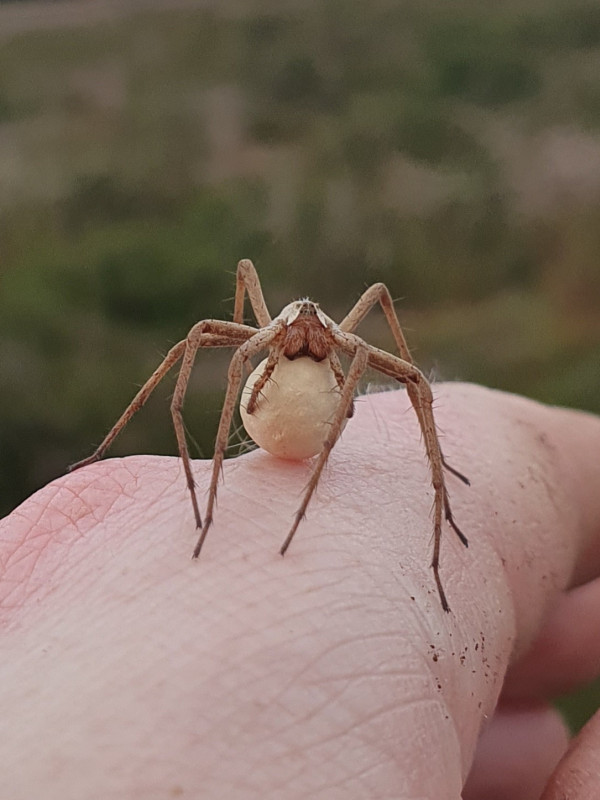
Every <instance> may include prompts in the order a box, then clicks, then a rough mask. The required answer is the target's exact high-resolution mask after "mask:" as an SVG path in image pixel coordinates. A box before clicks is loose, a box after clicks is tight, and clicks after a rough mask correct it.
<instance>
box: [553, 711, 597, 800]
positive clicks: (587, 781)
mask: <svg viewBox="0 0 600 800" xmlns="http://www.w3.org/2000/svg"><path fill="white" fill-rule="evenodd" d="M599 786H600V713H599V714H596V715H595V716H594V717H593V718H592V719H591V720H590V721H589V722H588V724H587V725H586V726H585V727H584V728H582V730H581V731H580V732H579V734H578V736H577V737H576V738H575V739H574V740H573V742H572V743H571V747H570V748H569V752H568V753H567V754H566V756H565V757H564V758H563V759H562V761H561V762H560V764H559V765H558V767H557V769H556V771H555V772H554V774H553V775H552V777H551V778H550V780H549V782H548V786H547V788H546V791H545V792H544V794H543V795H542V797H541V800H565V798H568V800H596V798H597V797H598V787H599Z"/></svg>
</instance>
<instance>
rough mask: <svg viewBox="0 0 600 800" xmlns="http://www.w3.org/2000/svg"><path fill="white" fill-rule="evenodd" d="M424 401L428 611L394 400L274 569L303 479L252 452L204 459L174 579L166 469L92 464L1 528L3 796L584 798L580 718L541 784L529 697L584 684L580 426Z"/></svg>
mask: <svg viewBox="0 0 600 800" xmlns="http://www.w3.org/2000/svg"><path fill="white" fill-rule="evenodd" d="M434 390H435V392H434V393H435V396H436V408H435V414H436V420H437V424H438V426H439V429H440V432H441V435H442V446H443V448H444V452H445V455H446V457H447V458H448V461H449V462H450V463H451V464H452V465H453V466H455V467H456V468H457V469H460V470H461V471H464V472H465V473H466V474H467V475H468V476H469V478H470V479H471V484H472V485H471V486H470V487H467V486H464V485H463V484H461V483H460V482H459V481H458V480H456V479H454V478H453V477H452V476H451V475H447V482H448V488H449V492H450V497H451V503H452V509H453V511H454V515H455V518H456V520H457V522H458V523H459V525H460V526H461V528H462V530H463V531H464V532H465V534H466V535H467V536H468V538H469V548H468V549H465V548H464V547H463V546H462V544H461V543H460V542H459V541H458V539H457V537H456V535H455V534H454V533H453V532H452V530H450V529H449V528H448V527H447V526H445V528H444V537H443V541H442V556H441V559H442V560H441V576H442V580H443V581H444V585H445V589H446V592H447V594H448V600H449V602H450V605H451V608H452V611H451V613H449V614H445V613H444V612H443V611H442V609H441V607H440V603H439V599H438V595H437V592H436V588H435V584H434V582H433V576H432V573H431V569H430V568H429V562H430V559H431V548H432V523H431V517H430V511H431V503H432V489H431V485H430V479H429V473H428V467H427V463H426V460H425V458H424V451H423V448H422V444H421V442H420V437H419V430H418V425H417V421H416V418H415V415H414V413H413V412H412V410H411V409H410V404H409V402H408V399H407V397H406V394H405V393H404V392H402V391H400V392H387V393H382V394H379V395H371V396H369V397H365V398H359V399H358V401H357V402H356V410H355V416H354V417H353V419H351V420H350V421H349V422H348V425H347V427H346V430H345V431H344V433H343V435H342V437H341V439H340V441H339V442H338V444H337V445H336V447H335V448H334V450H333V452H332V455H331V458H330V462H329V464H328V467H327V468H326V471H325V473H324V475H323V478H322V480H321V483H320V485H319V488H318V490H317V492H316V494H315V497H314V498H313V501H312V503H311V505H310V506H309V510H308V515H307V518H306V520H305V521H304V522H303V523H302V525H301V526H300V529H299V531H298V534H297V536H296V538H295V539H294V541H293V543H292V546H291V547H290V550H289V552H288V554H287V555H286V557H285V558H281V557H280V556H279V555H278V552H277V551H278V548H279V546H280V545H281V542H282V540H283V538H284V537H285V535H286V533H287V529H288V527H289V525H290V524H291V521H292V518H293V513H294V511H295V509H296V507H297V506H298V504H299V502H300V496H301V492H302V488H303V487H304V486H305V484H306V481H307V479H308V475H309V470H310V462H303V463H297V462H284V461H280V460H277V459H274V458H273V457H271V456H269V455H268V454H266V453H264V452H262V451H255V452H253V453H250V454H248V455H246V456H243V457H241V458H239V459H236V460H234V461H229V462H226V464H225V469H224V476H225V481H224V483H223V484H222V485H221V486H220V490H219V506H218V509H217V514H216V518H215V524H214V526H213V528H212V529H211V531H210V533H209V535H208V538H207V540H206V544H205V549H204V550H203V552H202V555H201V557H200V559H199V560H198V561H197V562H192V560H191V559H190V554H191V550H192V547H193V545H194V543H195V540H196V530H195V528H194V524H193V518H192V509H191V504H190V501H189V497H188V494H187V492H186V488H185V481H184V477H183V470H182V468H181V465H180V462H179V460H178V459H175V458H159V457H152V456H137V457H130V458H126V459H113V460H106V461H104V462H99V463H98V464H94V465H92V466H90V467H86V468H84V469H82V470H79V471H77V472H74V473H72V474H70V475H67V476H65V477H63V478H60V479H59V480H57V481H55V482H53V483H52V484H50V485H49V486H47V487H45V488H44V489H42V490H41V491H39V492H38V493H37V494H35V495H34V496H32V497H31V498H29V500H27V501H26V502H25V503H23V504H22V505H21V506H20V507H19V508H17V509H16V510H15V511H14V512H13V513H12V514H11V515H9V516H8V517H6V518H5V519H4V520H1V521H0V547H1V558H0V564H1V565H2V570H3V573H2V580H1V581H0V614H1V617H2V623H3V626H4V636H3V658H2V660H1V664H0V687H1V688H0V691H1V692H2V697H1V699H0V707H1V708H2V715H1V716H0V720H1V721H0V768H1V774H2V784H3V787H4V789H3V793H4V794H5V796H7V797H10V798H11V800H25V799H27V800H29V799H30V798H31V797H44V798H46V800H65V799H66V798H78V799H79V798H96V797H98V798H100V797H101V798H103V800H113V798H114V800H116V798H128V799H129V798H132V799H137V798H140V799H141V798H144V800H154V799H155V798H156V800H158V798H161V799H162V798H169V797H193V798H208V799H209V800H212V798H215V800H217V799H218V800H254V798H265V797H274V798H275V797H277V798H284V799H285V800H299V799H300V798H302V799H303V800H304V799H308V798H314V799H316V800H338V798H340V800H341V798H344V800H354V799H355V798H356V799H357V800H358V799H359V798H360V799H362V798H364V799H365V800H392V798H393V800H398V799H399V798H402V799H403V798H407V799H408V798H411V799H412V800H414V799H415V798H421V799H422V800H426V799H427V800H433V799H434V798H435V800H457V798H459V797H461V791H462V788H463V782H464V780H465V779H466V777H467V775H468V774H469V772H470V773H471V774H470V778H469V781H468V784H467V787H466V788H465V790H464V795H463V797H464V798H465V800H475V799H476V798H481V799H482V800H483V798H485V800H508V798H510V800H535V799H536V798H539V796H540V794H541V792H542V791H543V790H544V787H545V794H544V800H559V798H560V799H561V800H563V798H565V797H568V798H569V800H580V799H583V798H586V800H587V798H592V797H597V796H598V792H599V787H600V765H599V763H598V756H597V753H598V751H599V750H600V724H599V723H598V721H597V720H596V721H594V722H592V723H590V725H589V726H588V727H587V728H586V729H584V731H583V732H582V734H581V735H580V737H579V738H578V739H576V740H575V741H574V743H573V745H572V749H571V751H570V752H569V754H568V755H567V756H566V758H565V759H564V760H563V761H561V762H560V763H559V759H560V758H561V756H562V755H563V753H564V751H565V749H566V747H567V736H566V732H565V730H564V726H563V725H562V723H561V722H560V720H559V719H558V717H557V716H556V715H555V713H554V712H553V711H552V710H550V709H549V707H548V705H547V702H548V699H549V697H550V696H551V695H552V694H553V693H555V692H556V691H558V690H560V689H561V688H562V687H565V686H569V687H570V686H572V685H573V684H575V683H577V682H579V681H580V680H587V679H590V678H591V677H592V676H593V675H594V674H597V673H598V671H599V670H600V659H599V655H600V653H599V649H600V648H599V645H598V643H597V638H598V637H597V635H594V632H595V631H597V630H598V625H599V623H600V602H598V600H599V597H600V588H599V587H600V581H598V579H597V576H598V574H599V572H600V492H599V491H598V487H599V486H600V459H598V456H597V454H598V452H599V451H600V420H599V419H598V418H596V417H593V416H591V415H586V414H582V413H578V412H573V411H566V410H561V409H552V408H548V407H544V406H541V405H539V404H536V403H534V402H531V401H528V400H525V399H523V398H520V397H516V396H511V395H507V394H502V393H500V392H495V391H491V390H486V389H483V388H480V387H476V386H470V385H464V384H446V385H443V384H442V385H437V386H435V387H434ZM194 468H195V474H196V477H197V481H198V487H199V496H200V497H202V496H203V493H204V492H205V490H206V487H207V485H208V478H209V469H210V462H196V463H195V464H194ZM569 587H579V588H573V589H572V590H571V591H569ZM507 670H508V674H507ZM501 691H502V692H503V694H502V698H503V699H502V701H501V703H500V705H499V706H497V703H498V699H499V696H500V693H501ZM495 710H496V713H494V712H495ZM482 726H483V727H484V729H485V732H484V734H483V736H481V738H480V732H481V729H482ZM478 741H479V744H478ZM474 758H475V763H474V765H473V767H472V762H473V759H474ZM557 765H558V766H557ZM471 767H472V769H471ZM554 770H555V771H554Z"/></svg>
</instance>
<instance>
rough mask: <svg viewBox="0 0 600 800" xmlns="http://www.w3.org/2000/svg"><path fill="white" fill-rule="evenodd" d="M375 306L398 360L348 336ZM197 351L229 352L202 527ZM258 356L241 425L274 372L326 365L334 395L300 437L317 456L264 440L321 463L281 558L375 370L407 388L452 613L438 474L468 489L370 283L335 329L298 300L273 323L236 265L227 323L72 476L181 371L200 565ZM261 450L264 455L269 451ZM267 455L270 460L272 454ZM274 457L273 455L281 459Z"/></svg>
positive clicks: (250, 279)
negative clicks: (195, 422) (251, 365)
mask: <svg viewBox="0 0 600 800" xmlns="http://www.w3.org/2000/svg"><path fill="white" fill-rule="evenodd" d="M246 294H247V295H248V298H249V300H250V304H251V306H252V310H253V312H254V316H255V317H256V320H257V322H258V325H259V327H257V328H255V327H252V326H250V325H245V324H244V322H243V316H244V300H245V297H246ZM377 303H379V304H380V305H381V308H382V310H383V312H384V314H385V316H386V319H387V321H388V324H389V326H390V329H391V331H392V334H393V336H394V340H395V343H396V347H397V348H398V352H399V354H400V355H399V356H395V355H392V354H391V353H387V352H385V351H384V350H380V349H379V348H377V347H374V346H373V345H370V344H368V343H367V342H365V341H364V340H363V339H361V338H360V337H358V336H357V335H356V334H355V333H353V331H354V330H355V328H356V327H357V326H358V324H359V323H360V322H361V320H362V319H363V318H364V317H365V316H366V314H367V313H368V312H369V311H370V310H371V308H373V306H374V305H376V304H377ZM202 347H233V348H235V350H234V353H233V356H232V358H231V363H230V365H229V372H228V381H227V392H226V395H225V401H224V403H223V411H222V412H221V420H220V422H219V429H218V431H217V438H216V442H215V452H214V457H213V468H212V476H211V482H210V487H209V492H208V502H207V508H206V513H205V515H204V521H203V520H202V517H201V515H200V510H199V507H198V499H197V496H196V489H195V485H194V478H193V474H192V467H191V461H190V456H189V452H188V447H187V442H186V437H185V429H184V423H183V417H182V408H183V400H184V396H185V392H186V389H187V385H188V381H189V378H190V374H191V371H192V367H193V364H194V359H195V357H196V353H197V351H198V350H199V349H200V348H202ZM260 353H267V354H268V356H267V358H266V359H265V361H264V362H263V363H262V364H261V366H260V367H259V369H258V370H257V371H255V374H254V377H253V378H252V376H251V378H252V383H251V384H249V386H248V387H247V388H246V390H245V391H244V400H243V402H242V412H243V415H244V414H245V415H246V418H252V417H253V415H256V414H257V413H258V410H259V399H260V397H261V393H262V391H263V389H265V387H266V386H267V384H269V381H270V380H271V378H272V377H273V374H274V372H275V370H278V369H279V370H281V369H283V367H284V365H286V364H290V365H291V364H293V363H294V362H296V363H304V364H305V365H306V363H307V361H309V362H312V363H314V364H319V365H320V364H323V365H324V366H325V368H326V376H329V377H328V380H329V382H330V386H331V387H332V388H333V389H335V391H334V392H332V391H330V390H327V391H322V390H321V391H319V397H320V399H321V400H322V399H323V398H324V397H325V398H326V400H327V403H328V404H329V405H328V409H329V410H328V411H327V412H326V414H327V415H329V416H328V418H327V419H321V420H320V425H321V428H317V429H316V432H315V429H314V428H312V427H311V428H310V430H309V428H308V427H307V429H306V431H307V435H308V434H309V433H310V435H311V436H312V438H315V436H316V439H315V441H316V447H314V448H313V447H312V446H309V447H306V442H302V441H296V442H293V443H291V444H290V443H289V442H287V443H286V442H285V437H286V431H285V427H282V428H281V430H278V431H277V435H276V436H273V437H271V439H270V440H269V439H267V440H266V441H271V442H276V441H277V442H279V444H282V445H283V450H282V452H283V453H286V452H287V454H288V455H287V457H290V458H293V457H300V458H304V457H308V456H309V455H317V454H318V455H317V458H316V461H315V466H314V469H313V473H312V476H311V479H310V481H309V484H308V487H307V488H306V491H305V494H304V498H303V500H302V503H301V505H300V508H299V509H298V511H297V512H296V516H295V519H294V522H293V524H292V527H291V529H290V531H289V533H288V535H287V537H286V539H285V541H284V543H283V545H282V547H281V554H282V555H283V554H284V553H285V552H286V550H287V548H288V547H289V544H290V542H291V541H292V538H293V536H294V534H295V533H296V530H297V528H298V525H299V524H300V521H301V520H302V518H303V516H304V514H305V512H306V509H307V507H308V504H309V502H310V499H311V497H312V494H313V492H314V490H315V488H316V486H317V483H318V482H319V478H320V476H321V473H322V471H323V468H324V466H325V463H326V461H327V458H328V456H329V453H330V452H331V449H332V448H333V446H334V445H335V443H336V441H337V440H338V437H339V435H340V433H341V431H342V429H343V426H344V424H345V422H346V420H347V419H348V417H350V416H352V409H353V399H354V392H355V389H356V387H357V385H358V382H359V380H360V378H361V376H362V375H363V373H364V372H365V370H366V368H367V367H371V368H372V369H375V370H377V371H379V372H381V373H382V374H384V375H387V376H389V377H392V378H395V379H396V380H397V381H400V382H401V383H403V384H405V385H406V389H407V392H408V396H409V398H410V400H411V403H412V405H413V407H414V409H415V413H416V415H417V419H418V421H419V425H420V427H421V432H422V434H423V441H424V444H425V449H426V452H427V456H428V458H429V464H430V467H431V477H432V484H433V488H434V492H435V499H434V507H433V514H434V547H433V558H432V562H431V566H432V569H433V574H434V578H435V582H436V586H437V589H438V592H439V595H440V600H441V603H442V607H443V608H444V610H445V611H449V606H448V601H447V599H446V595H445V592H444V589H443V587H442V582H441V579H440V575H439V556H440V542H441V535H442V518H443V517H445V519H446V520H447V521H448V523H449V524H450V526H451V527H452V528H453V529H454V531H455V532H456V534H457V536H458V537H459V538H460V540H461V542H462V543H463V544H464V545H465V546H466V545H467V539H466V537H465V536H464V534H463V533H462V532H461V531H460V529H459V528H458V526H457V525H456V523H455V522H454V519H453V516H452V511H451V509H450V501H449V499H448V492H447V490H446V484H445V479H444V468H446V469H447V470H449V471H450V472H452V473H453V474H454V475H456V476H457V477H458V478H460V479H461V480H462V481H464V482H465V483H468V480H467V479H466V478H465V477H464V476H463V475H461V474H460V473H459V472H457V471H456V470H455V469H453V468H452V467H450V466H449V465H448V464H447V463H446V461H445V459H444V456H443V454H442V450H441V447H440V443H439V440H438V435H437V430H436V427H435V421H434V418H433V411H432V402H433V397H432V394H431V388H430V386H429V383H428V382H427V380H426V379H425V377H424V376H423V374H422V373H421V372H420V371H419V370H418V369H417V368H416V367H415V365H414V364H413V361H412V358H411V355H410V352H409V349H408V346H407V344H406V340H405V338H404V334H403V333H402V329H401V328H400V323H399V322H398V317H397V316H396V312H395V311H394V305H393V301H392V298H391V295H390V293H389V291H388V290H387V288H386V287H385V286H384V284H382V283H376V284H374V285H373V286H371V287H370V288H369V289H367V291H366V292H365V293H364V294H363V295H362V297H361V298H360V299H359V301H358V302H357V303H356V305H355V306H354V308H353V309H352V310H351V311H350V312H349V314H347V316H346V317H345V318H344V319H343V320H342V321H341V322H340V323H339V324H337V323H335V322H334V321H333V320H332V319H330V318H329V317H328V316H327V315H326V314H324V313H323V311H321V309H320V308H319V306H318V304H317V303H313V302H312V301H311V300H297V301H295V302H293V303H290V304H289V305H287V306H286V307H285V308H284V309H283V310H282V311H281V313H280V314H279V315H278V316H277V317H275V319H271V315H270V314H269V311H268V309H267V306H266V303H265V300H264V297H263V293H262V289H261V287H260V282H259V280H258V275H257V274H256V270H255V269H254V266H253V264H252V262H251V261H248V260H242V261H240V262H239V264H238V269H237V282H236V293H235V304H234V312H233V322H226V321H223V320H203V321H202V322H198V323H197V324H196V325H194V327H193V328H192V329H191V331H190V332H189V333H188V335H187V337H186V338H185V339H183V340H182V341H181V342H179V343H178V344H176V345H175V346H174V347H172V348H171V350H170V351H169V352H168V353H167V355H166V357H165V359H164V360H163V362H162V363H161V364H160V365H159V367H158V368H157V369H156V370H155V372H154V373H153V374H152V375H151V377H150V378H149V379H148V381H147V382H146V383H145V384H144V386H143V387H142V388H141V389H140V391H139V392H138V393H137V395H136V396H135V397H134V399H133V400H132V401H131V403H130V404H129V406H128V407H127V408H126V409H125V411H124V412H123V414H122V415H121V417H120V418H119V419H118V420H117V422H116V423H115V425H114V426H113V427H112V429H111V430H110V431H109V433H108V434H107V436H106V437H105V439H104V441H103V442H102V443H101V444H100V446H99V447H98V448H97V450H96V451H95V452H94V453H93V454H92V455H91V456H90V457H89V458H86V459H84V460H83V461H80V462H78V463H77V464H74V465H73V467H72V468H71V469H76V468H78V467H83V466H85V465H86V464H90V463H92V462H94V461H97V460H98V459H99V458H101V457H102V456H103V455H104V453H105V452H106V450H107V449H108V447H109V446H110V444H111V443H112V442H113V440H114V439H115V437H116V436H117V435H118V434H119V432H120V431H121V430H122V429H123V428H124V426H125V425H126V424H127V423H128V422H129V420H130V419H131V417H132V416H133V415H134V414H135V412H136V411H138V410H139V409H140V408H141V407H142V406H143V405H144V403H145V402H146V400H147V399H148V397H149V396H150V394H151V393H152V391H153V390H154V389H155V388H156V386H157V384H158V383H159V382H160V381H161V380H162V378H163V377H164V376H165V375H166V373H167V372H168V371H169V370H170V369H171V367H173V366H174V365H175V364H176V363H177V362H178V361H181V362H182V363H181V369H180V371H179V377H178V379H177V383H176V386H175V392H174V394H173V400H172V403H171V413H172V416H173V424H174V427H175V434H176V436H177V442H178V445H179V453H180V455H181V459H182V461H183V467H184V470H185V474H186V479H187V485H188V489H189V492H190V497H191V500H192V506H193V510H194V517H195V520H196V526H197V527H198V528H199V529H200V536H199V539H198V542H197V544H196V547H195V549H194V553H193V555H194V557H197V556H198V555H199V554H200V550H201V548H202V544H203V542H204V539H205V538H206V534H207V533H208V529H209V528H210V526H211V523H212V519H213V510H214V505H215V500H216V496H217V485H218V482H219V476H220V474H221V467H222V464H223V459H224V456H225V449H226V447H227V441H228V438H229V430H230V427H231V422H232V418H233V413H234V409H235V404H236V399H237V396H238V394H239V391H240V388H241V383H242V378H243V374H244V366H245V365H246V364H247V363H248V362H249V361H250V359H251V358H252V357H254V356H257V355H259V354H260ZM338 353H343V354H344V355H346V356H348V357H349V359H350V367H349V369H348V372H347V374H344V372H343V370H342V367H341V364H340V360H339V357H338ZM302 360H304V361H302ZM290 369H291V367H290ZM288 374H289V373H288ZM319 378H320V379H322V378H323V372H322V371H321V372H319ZM332 398H333V399H332ZM312 399H314V398H313V397H311V395H310V394H307V396H306V399H305V405H306V403H310V402H311V400H312ZM309 412H310V408H309ZM311 417H312V415H311V414H310V413H308V414H307V418H308V423H307V425H309V426H310V425H312V419H311ZM321 431H322V433H321ZM281 440H283V442H282V441H281ZM286 445H287V446H288V447H287V450H286V448H285V446H286ZM264 446H265V447H267V446H268V445H264ZM271 451H272V452H273V449H272V450H271ZM276 454H277V455H279V454H280V453H276Z"/></svg>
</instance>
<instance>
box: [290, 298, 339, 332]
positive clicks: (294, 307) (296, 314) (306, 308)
mask: <svg viewBox="0 0 600 800" xmlns="http://www.w3.org/2000/svg"><path fill="white" fill-rule="evenodd" d="M278 319H281V320H283V321H284V322H285V324H286V325H292V324H293V323H294V322H296V321H297V320H309V321H310V320H313V321H314V323H315V324H316V325H320V326H321V327H323V328H329V327H330V320H329V317H327V315H326V314H324V313H323V312H322V311H321V308H320V306H319V304H318V303H313V301H312V300H309V299H308V297H304V298H303V299H302V300H294V302H293V303H290V304H289V305H287V306H286V307H285V308H284V309H283V310H282V311H281V313H280V314H279V317H278ZM309 324H310V322H309Z"/></svg>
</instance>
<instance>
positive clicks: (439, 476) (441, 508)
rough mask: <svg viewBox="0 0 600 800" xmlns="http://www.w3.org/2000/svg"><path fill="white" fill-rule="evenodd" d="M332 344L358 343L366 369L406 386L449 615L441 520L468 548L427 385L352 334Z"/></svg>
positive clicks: (435, 564) (349, 346)
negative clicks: (426, 472)
mask: <svg viewBox="0 0 600 800" xmlns="http://www.w3.org/2000/svg"><path fill="white" fill-rule="evenodd" d="M334 341H335V343H336V344H337V345H338V347H339V348H340V349H341V350H343V351H344V352H346V353H349V352H352V350H353V349H354V348H356V347H357V343H361V344H362V346H363V347H366V348H367V353H368V358H369V366H371V367H373V368H374V369H376V370H378V371H379V372H381V373H383V374H384V375H388V376H390V377H392V378H395V379H396V380H398V381H401V382H402V383H404V384H406V386H407V389H408V390H409V391H408V396H409V398H410V400H411V403H412V405H413V407H414V409H415V412H416V414H417V419H418V421H419V425H420V428H421V434H422V436H423V442H424V444H425V450H426V453H427V458H428V461H429V468H430V470H431V483H432V485H433V489H434V504H433V515H434V520H433V540H434V541H433V557H432V560H431V568H432V569H433V576H434V579H435V583H436V586H437V589H438V593H439V596H440V601H441V604H442V608H443V609H444V611H450V606H449V604H448V600H447V598H446V593H445V592H444V588H443V586H442V581H441V578H440V572H439V568H440V544H441V538H442V517H443V515H444V514H445V517H446V519H447V520H448V523H449V524H450V525H451V526H452V528H453V530H454V531H455V533H456V535H457V536H458V537H459V539H460V540H461V542H462V543H463V544H464V545H467V539H466V537H465V535H464V534H463V533H462V531H461V530H460V529H459V528H458V526H457V525H456V523H455V522H454V519H453V517H452V512H451V510H450V502H449V500H448V492H447V490H446V484H445V481H444V469H443V457H442V451H441V448H440V443H439V440H438V435H437V430H436V427H435V420H434V417H433V395H432V393H431V387H430V386H429V383H428V382H427V380H426V378H425V376H424V375H423V374H422V373H421V372H420V371H419V370H418V369H417V368H416V367H415V365H414V364H412V363H411V362H408V361H406V360H404V359H402V358H398V357H397V356H393V355H392V354H391V353H386V352H384V351H383V350H380V349H379V348H377V347H373V346H371V345H365V343H364V342H363V341H362V339H359V337H358V336H355V335H354V334H352V333H347V332H343V331H338V332H337V333H334Z"/></svg>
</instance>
